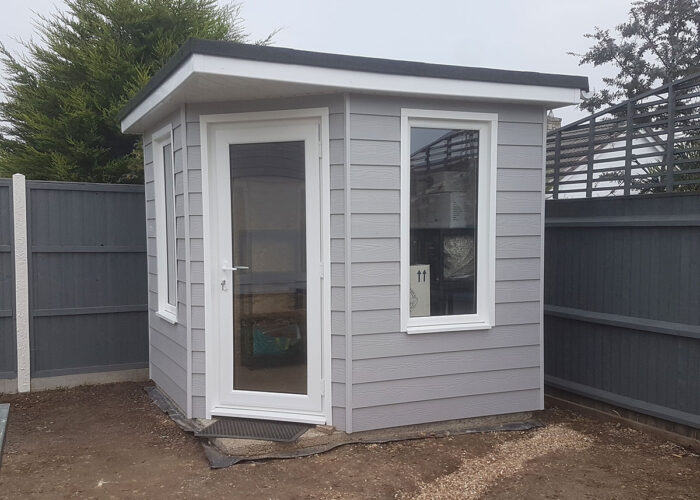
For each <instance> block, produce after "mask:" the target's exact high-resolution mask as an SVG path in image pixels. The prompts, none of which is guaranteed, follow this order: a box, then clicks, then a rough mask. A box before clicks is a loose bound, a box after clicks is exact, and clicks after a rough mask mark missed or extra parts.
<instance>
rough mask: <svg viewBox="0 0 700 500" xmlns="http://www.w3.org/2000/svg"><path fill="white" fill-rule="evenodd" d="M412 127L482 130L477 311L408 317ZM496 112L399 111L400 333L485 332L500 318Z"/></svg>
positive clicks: (479, 180)
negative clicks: (497, 247)
mask: <svg viewBox="0 0 700 500" xmlns="http://www.w3.org/2000/svg"><path fill="white" fill-rule="evenodd" d="M411 127H427V128H446V129H469V130H478V131H479V167H478V168H479V176H478V200H477V207H478V208H477V210H478V213H477V249H476V252H477V253H476V258H477V260H476V262H477V269H476V313H475V314H459V315H450V316H424V317H414V318H412V317H410V307H409V292H410V251H411V248H410V234H411V222H410V214H411V157H410V156H411V151H410V149H411V148H410V141H411ZM497 135H498V114H495V113H471V112H462V111H440V110H425V109H402V110H401V287H400V288H401V331H402V332H406V333H409V334H414V333H435V332H455V331H466V330H487V329H490V328H492V327H493V326H494V324H495V315H496V300H495V288H496V152H497V145H498V141H497Z"/></svg>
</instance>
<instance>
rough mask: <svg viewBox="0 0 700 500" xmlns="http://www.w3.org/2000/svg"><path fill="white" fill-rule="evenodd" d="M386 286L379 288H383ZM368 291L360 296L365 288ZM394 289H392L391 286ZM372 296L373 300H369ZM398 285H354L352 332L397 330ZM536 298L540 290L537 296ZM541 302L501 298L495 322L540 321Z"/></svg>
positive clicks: (398, 315) (398, 317) (358, 333)
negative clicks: (511, 300) (509, 300)
mask: <svg viewBox="0 0 700 500" xmlns="http://www.w3.org/2000/svg"><path fill="white" fill-rule="evenodd" d="M384 288H386V289H387V290H379V289H384ZM366 289H370V293H369V294H368V295H366V296H363V295H362V293H363V291H364V290H366ZM390 289H393V290H390ZM372 299H374V300H375V301H376V303H372ZM398 300H399V294H398V287H391V286H387V287H358V288H354V289H353V312H352V333H353V335H369V334H375V333H392V332H398V331H399V330H400V324H401V321H400V310H399V305H398ZM536 300H539V293H538V295H537V299H536ZM388 304H396V305H395V306H394V308H384V309H380V308H379V307H380V306H382V305H388ZM540 304H541V303H540V302H539V301H531V302H504V303H498V304H496V325H499V326H501V325H526V324H531V323H539V322H540V317H541V315H542V309H541V305H540Z"/></svg>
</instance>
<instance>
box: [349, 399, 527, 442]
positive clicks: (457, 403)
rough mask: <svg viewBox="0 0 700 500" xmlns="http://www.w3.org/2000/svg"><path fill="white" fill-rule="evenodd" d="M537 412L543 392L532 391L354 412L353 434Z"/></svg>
mask: <svg viewBox="0 0 700 500" xmlns="http://www.w3.org/2000/svg"><path fill="white" fill-rule="evenodd" d="M538 409H541V408H540V390H539V389H530V390H524V391H514V392H505V393H503V392H502V393H495V394H480V395H476V396H463V397H457V398H449V399H441V400H432V401H420V402H412V403H399V404H395V405H386V406H373V407H368V408H358V409H356V410H354V411H353V417H352V422H353V424H352V425H353V431H355V432H359V431H363V430H370V429H381V428H385V427H395V426H400V425H412V424H420V423H427V422H438V421H444V420H453V419H460V418H470V417H482V416H485V415H500V414H503V413H516V412H523V411H532V410H538Z"/></svg>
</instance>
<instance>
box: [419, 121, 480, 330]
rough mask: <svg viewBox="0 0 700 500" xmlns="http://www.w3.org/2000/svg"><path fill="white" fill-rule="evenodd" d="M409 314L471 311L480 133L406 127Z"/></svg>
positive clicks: (473, 303)
mask: <svg viewBox="0 0 700 500" xmlns="http://www.w3.org/2000/svg"><path fill="white" fill-rule="evenodd" d="M410 153H411V178H410V183H411V195H410V196H411V214H410V263H411V268H410V285H411V286H410V294H411V296H410V298H409V306H410V316H411V317H420V316H447V315H455V314H475V313H476V300H477V297H476V243H477V188H478V183H477V180H478V177H477V173H478V164H479V131H478V130H461V129H441V128H425V127H411V137H410Z"/></svg>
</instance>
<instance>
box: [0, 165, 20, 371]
mask: <svg viewBox="0 0 700 500" xmlns="http://www.w3.org/2000/svg"><path fill="white" fill-rule="evenodd" d="M12 245H13V222H12V181H11V180H9V179H0V378H15V377H16V376H17V348H16V334H15V319H14V303H15V300H14V297H15V278H14V276H15V266H14V262H13V253H12Z"/></svg>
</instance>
